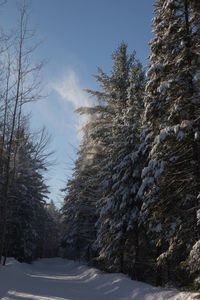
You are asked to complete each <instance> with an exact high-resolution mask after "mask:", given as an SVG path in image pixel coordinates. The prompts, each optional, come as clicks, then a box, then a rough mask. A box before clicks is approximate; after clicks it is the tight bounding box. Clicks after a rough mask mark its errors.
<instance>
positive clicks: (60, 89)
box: [52, 69, 92, 139]
mask: <svg viewBox="0 0 200 300" xmlns="http://www.w3.org/2000/svg"><path fill="white" fill-rule="evenodd" d="M52 88H53V89H54V90H55V91H56V92H57V93H58V95H59V96H60V98H59V103H60V106H61V107H62V109H63V110H64V111H65V112H66V113H68V114H69V113H72V112H73V110H75V109H77V108H78V107H81V106H91V105H92V100H91V99H90V98H89V96H88V95H87V94H86V92H84V91H83V87H82V86H81V83H80V80H79V77H78V75H77V73H76V72H75V71H74V70H73V69H68V70H67V72H66V74H65V76H63V77H62V78H61V79H59V81H57V82H55V83H53V84H52ZM70 104H71V106H72V107H71V108H70V107H69V105H70ZM70 110H71V112H70ZM87 120H88V116H85V115H84V116H82V115H81V116H80V115H76V116H75V117H74V122H75V127H76V129H77V131H78V130H79V129H80V128H81V127H82V126H83V124H85V122H86V121H87ZM78 138H79V139H80V138H81V134H78Z"/></svg>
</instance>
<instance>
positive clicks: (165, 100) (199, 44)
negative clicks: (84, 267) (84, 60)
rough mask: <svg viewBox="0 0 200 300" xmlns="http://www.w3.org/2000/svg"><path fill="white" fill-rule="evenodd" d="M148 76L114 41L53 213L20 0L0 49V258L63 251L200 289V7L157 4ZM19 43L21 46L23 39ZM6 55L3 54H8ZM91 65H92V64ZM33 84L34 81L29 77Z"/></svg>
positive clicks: (192, 1) (182, 1) (110, 268)
mask: <svg viewBox="0 0 200 300" xmlns="http://www.w3.org/2000/svg"><path fill="white" fill-rule="evenodd" d="M154 6H155V17H154V19H153V33H154V38H153V39H152V40H151V41H150V51H151V52H150V56H149V65H148V67H147V72H146V70H145V69H144V67H143V65H142V64H141V62H140V60H139V59H137V56H136V53H135V51H133V52H132V53H129V51H128V46H127V44H126V43H125V42H122V43H121V44H120V45H119V46H118V48H117V49H116V50H115V51H114V52H113V55H112V69H111V71H110V73H109V74H107V73H105V72H104V71H103V70H102V69H101V68H98V74H97V75H95V78H96V81H97V82H98V84H99V89H98V90H97V91H93V90H86V92H87V93H88V94H89V95H90V96H91V97H94V99H95V100H94V105H93V106H90V107H80V108H79V109H77V110H76V113H78V114H81V115H86V116H87V120H88V121H87V122H86V123H85V125H84V126H83V128H82V131H83V138H82V141H81V143H80V149H79V151H78V153H77V154H78V156H77V157H78V158H77V160H76V162H75V166H74V169H73V171H74V172H73V176H72V178H71V179H70V180H69V181H68V182H67V183H66V187H65V188H64V189H63V190H64V192H65V198H64V203H63V206H62V208H61V211H58V209H57V208H56V207H55V205H54V203H53V202H51V203H50V204H47V202H46V200H45V199H47V198H48V187H47V186H46V184H45V180H44V173H45V171H47V168H48V163H49V156H50V153H48V135H47V134H46V132H45V130H41V132H39V133H37V134H36V133H33V132H31V129H30V128H29V125H28V116H26V115H25V114H24V113H23V106H24V105H26V103H28V102H30V101H34V100H37V99H39V98H40V94H39V92H40V89H39V86H38V82H37V78H38V72H40V68H41V64H38V65H36V66H32V65H31V63H30V62H31V54H32V51H34V47H31V48H30V46H29V39H32V38H33V36H32V33H31V32H30V31H29V30H27V18H26V17H27V16H26V7H25V6H23V7H21V10H20V23H19V24H20V26H19V28H18V31H17V32H16V33H15V35H14V36H7V35H2V37H1V41H0V42H1V45H2V46H1V49H0V50H1V52H0V55H1V56H2V58H1V59H0V80H1V88H0V97H1V98H0V105H1V106H0V108H1V109H0V115H1V122H0V194H1V197H0V214H1V215H0V259H1V260H2V264H3V263H5V259H4V261H3V259H2V257H4V258H6V256H7V255H8V256H13V257H15V258H17V259H18V260H19V261H26V262H31V261H32V260H34V259H36V258H39V257H53V256H57V255H60V256H63V257H64V258H69V259H74V260H82V261H85V262H87V263H89V264H91V265H94V266H97V267H98V268H100V269H102V270H104V271H107V272H122V273H125V274H128V275H129V276H130V277H131V278H132V279H135V280H140V281H145V282H149V283H151V284H154V285H167V284H168V285H172V286H176V287H192V288H193V289H196V290H198V289H200V200H199V199H200V168H199V167H200V117H199V116H200V2H199V0H156V1H155V4H154ZM27 42H28V45H27ZM5 57H6V59H5ZM97 63H98V62H97ZM30 79H31V80H32V81H31V80H30Z"/></svg>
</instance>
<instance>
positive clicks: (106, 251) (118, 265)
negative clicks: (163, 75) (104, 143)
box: [97, 45, 145, 276]
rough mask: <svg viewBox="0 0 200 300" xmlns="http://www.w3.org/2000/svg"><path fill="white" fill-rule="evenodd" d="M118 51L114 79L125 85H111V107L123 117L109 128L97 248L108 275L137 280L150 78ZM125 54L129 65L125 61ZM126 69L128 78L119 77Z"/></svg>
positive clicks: (122, 75) (114, 119)
mask: <svg viewBox="0 0 200 300" xmlns="http://www.w3.org/2000/svg"><path fill="white" fill-rule="evenodd" d="M123 46H124V45H123ZM119 50H120V51H119ZM122 50H123V52H122ZM117 51H119V52H118V55H119V56H116V57H114V58H115V59H116V61H114V67H115V64H118V66H119V69H117V71H118V72H113V75H112V76H113V77H114V78H118V80H116V82H117V83H118V82H120V80H119V78H120V76H121V77H122V78H123V79H122V80H124V84H123V85H118V84H117V85H116V82H114V80H113V81H112V79H113V78H112V79H111V83H110V89H111V90H112V85H113V90H115V91H117V92H116V95H115V97H116V98H115V103H113V104H112V106H111V105H110V104H109V103H108V105H110V110H111V111H113V112H115V111H120V113H118V115H117V113H115V114H114V115H113V118H112V124H110V125H111V126H112V128H113V129H114V132H113V133H111V136H110V141H109V148H110V156H109V157H107V158H106V159H105V163H106V164H105V166H104V170H105V171H106V172H105V174H104V176H105V175H106V176H105V177H104V181H107V182H109V185H108V187H107V189H104V195H103V198H102V200H103V206H102V207H101V210H100V217H99V220H98V223H97V224H98V227H99V228H98V235H97V243H98V245H99V247H100V257H99V259H100V260H101V261H103V263H104V264H105V266H106V267H107V268H108V269H109V270H114V271H121V272H125V273H130V274H132V276H134V275H135V276H136V272H134V275H133V268H134V265H135V261H136V260H137V258H136V256H137V252H138V227H137V216H138V210H139V208H138V203H137V202H136V199H135V195H136V193H137V191H138V188H139V186H140V172H141V165H140V163H139V156H138V154H139V152H140V151H139V146H140V134H141V115H142V112H143V97H144V89H145V76H144V72H143V70H142V66H141V64H140V63H139V62H138V61H135V59H134V56H131V57H130V60H129V57H128V55H127V52H126V51H127V49H126V48H125V47H124V48H121V49H120V48H119V49H118V50H117ZM122 53H123V55H124V60H122V59H121V60H120V55H122ZM118 60H119V61H118ZM120 63H121V65H120ZM123 68H124V69H125V70H126V73H122V72H120V71H122V70H123ZM113 83H114V84H113ZM120 107H121V108H120Z"/></svg>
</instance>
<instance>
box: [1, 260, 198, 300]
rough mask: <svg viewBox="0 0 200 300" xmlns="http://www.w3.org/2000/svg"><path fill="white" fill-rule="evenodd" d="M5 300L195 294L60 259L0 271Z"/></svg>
mask: <svg viewBox="0 0 200 300" xmlns="http://www.w3.org/2000/svg"><path fill="white" fill-rule="evenodd" d="M0 299H3V300H20V299H21V300H25V299H27V300H72V299H73V300H129V299H134V300H135V299H137V300H143V299H144V300H166V299H170V300H192V299H194V294H193V295H192V294H189V293H179V292H178V291H176V290H169V289H161V288H155V287H152V286H150V285H148V284H144V283H140V282H136V281H132V280H130V279H129V278H127V277H126V276H125V275H123V274H105V273H102V272H100V271H98V270H96V269H94V268H89V267H87V266H84V265H81V264H79V263H76V262H73V261H69V260H64V259H61V258H54V259H41V260H38V261H36V262H34V263H33V264H32V265H28V264H20V263H18V262H16V261H15V260H14V259H9V261H8V264H7V266H6V267H2V266H1V267H0Z"/></svg>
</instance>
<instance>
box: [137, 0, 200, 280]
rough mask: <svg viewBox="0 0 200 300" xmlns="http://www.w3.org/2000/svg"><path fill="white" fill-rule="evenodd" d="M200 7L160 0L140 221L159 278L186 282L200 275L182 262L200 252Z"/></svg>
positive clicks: (178, 0)
mask: <svg viewBox="0 0 200 300" xmlns="http://www.w3.org/2000/svg"><path fill="white" fill-rule="evenodd" d="M199 12H200V5H199V1H196V0H158V1H156V3H155V13H156V17H155V18H154V22H153V31H154V33H155V38H154V39H153V40H152V41H151V42H150V45H151V55H150V61H151V63H150V67H149V71H148V77H149V81H148V84H147V87H146V92H147V96H146V98H145V106H146V113H145V114H146V121H147V122H148V125H149V126H150V128H151V130H152V133H153V136H154V138H155V139H154V142H153V146H152V150H151V152H150V155H149V164H148V166H147V167H146V168H145V169H144V170H143V172H142V177H143V184H142V186H141V187H140V191H139V194H140V196H141V198H142V201H143V205H142V211H141V220H142V222H143V224H144V226H145V227H146V232H147V236H148V239H149V245H152V247H151V249H155V250H154V251H153V253H152V258H154V259H155V261H156V266H157V267H156V269H157V278H156V280H157V284H161V283H164V282H166V281H173V282H174V283H177V284H186V283H188V280H189V278H190V279H191V280H197V279H195V278H196V277H195V276H198V272H193V274H192V276H191V277H190V274H189V272H186V268H185V267H184V266H185V263H184V262H185V260H186V261H190V259H188V260H187V257H188V256H189V257H190V256H191V255H192V254H191V253H193V254H194V251H195V250H196V251H199V247H198V246H197V243H198V241H199V235H200V232H199V225H198V218H197V216H198V212H199V206H200V203H199V199H198V195H199V190H200V182H199V181H200V174H199V172H200V171H199V166H200V157H199V153H200V138H199V133H200V131H199V130H200V119H199V112H200V93H199V92H200V78H199V73H200V72H199V71H200V15H199ZM195 245H196V246H195ZM198 271H199V270H198Z"/></svg>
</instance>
